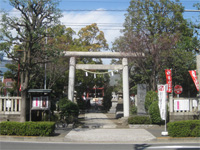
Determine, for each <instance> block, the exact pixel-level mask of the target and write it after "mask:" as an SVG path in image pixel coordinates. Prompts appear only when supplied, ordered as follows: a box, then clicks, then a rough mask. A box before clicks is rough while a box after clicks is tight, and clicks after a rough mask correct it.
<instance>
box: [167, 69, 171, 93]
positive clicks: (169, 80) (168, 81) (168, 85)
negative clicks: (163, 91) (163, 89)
mask: <svg viewBox="0 0 200 150" xmlns="http://www.w3.org/2000/svg"><path fill="white" fill-rule="evenodd" d="M165 75H166V84H167V93H171V92H172V71H171V69H165Z"/></svg>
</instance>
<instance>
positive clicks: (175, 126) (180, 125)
mask: <svg viewBox="0 0 200 150" xmlns="http://www.w3.org/2000/svg"><path fill="white" fill-rule="evenodd" d="M167 128H168V133H169V136H172V137H200V120H184V121H176V122H169V123H168V124H167Z"/></svg>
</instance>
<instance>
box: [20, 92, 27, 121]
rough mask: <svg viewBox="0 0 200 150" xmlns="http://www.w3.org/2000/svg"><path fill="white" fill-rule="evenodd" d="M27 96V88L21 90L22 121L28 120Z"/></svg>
mask: <svg viewBox="0 0 200 150" xmlns="http://www.w3.org/2000/svg"><path fill="white" fill-rule="evenodd" d="M26 96H27V92H26V90H23V91H22V92H21V98H22V99H21V115H20V122H25V121H26Z"/></svg>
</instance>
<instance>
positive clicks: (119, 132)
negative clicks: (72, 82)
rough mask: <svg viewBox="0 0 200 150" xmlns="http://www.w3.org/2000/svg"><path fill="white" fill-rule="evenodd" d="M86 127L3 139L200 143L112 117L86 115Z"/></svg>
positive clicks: (4, 137)
mask: <svg viewBox="0 0 200 150" xmlns="http://www.w3.org/2000/svg"><path fill="white" fill-rule="evenodd" d="M81 117H84V118H85V119H84V120H83V121H81V122H82V123H83V126H82V127H78V128H75V129H72V127H70V126H68V127H67V128H61V129H59V130H56V134H55V136H51V137H34V136H32V137H31V136H3V135H2V136H0V141H18V142H19V141H21V142H22V141H26V142H33V141H34V142H69V143H74V142H76V143H77V142H78V143H166V142H167V143H172V142H173V143H183V142H190V143H197V142H199V141H200V138H171V137H162V136H161V132H162V131H163V130H164V127H163V126H161V127H160V126H143V125H142V126H138V125H135V126H130V127H129V126H124V125H121V124H120V123H119V120H117V119H115V118H114V115H112V114H103V113H86V114H85V115H83V116H81Z"/></svg>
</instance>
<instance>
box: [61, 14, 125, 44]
mask: <svg viewBox="0 0 200 150" xmlns="http://www.w3.org/2000/svg"><path fill="white" fill-rule="evenodd" d="M61 22H62V24H63V25H66V26H67V27H71V28H72V29H73V30H75V31H76V32H78V31H79V30H80V29H81V28H83V27H85V26H86V25H90V24H92V23H97V25H98V27H99V29H100V30H102V31H103V32H104V34H105V38H106V40H107V42H108V44H109V46H110V47H111V45H112V42H114V40H115V38H117V37H119V36H120V35H121V33H120V30H119V29H122V26H121V25H122V24H123V22H124V16H122V15H120V16H116V14H112V13H108V12H106V11H89V12H84V11H81V12H79V13H77V12H64V13H63V17H62V18H61ZM116 23H120V24H116ZM70 25H71V26H70Z"/></svg>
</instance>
